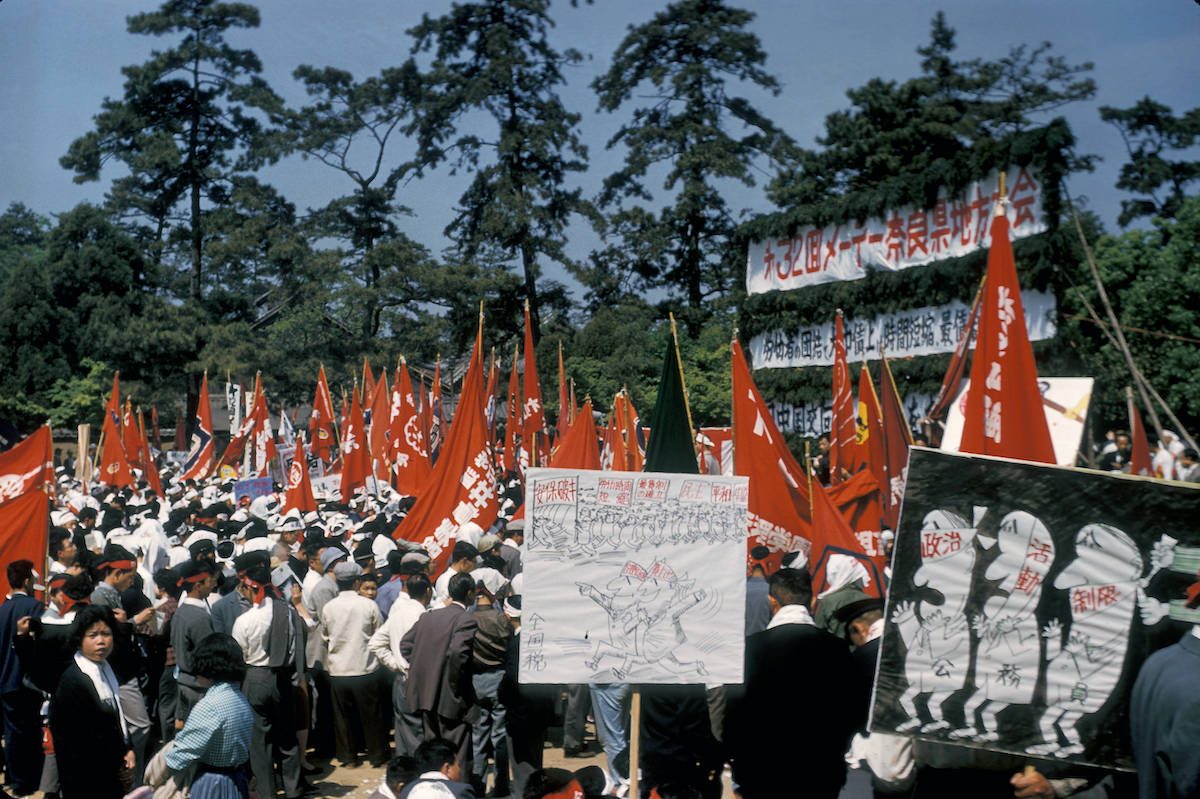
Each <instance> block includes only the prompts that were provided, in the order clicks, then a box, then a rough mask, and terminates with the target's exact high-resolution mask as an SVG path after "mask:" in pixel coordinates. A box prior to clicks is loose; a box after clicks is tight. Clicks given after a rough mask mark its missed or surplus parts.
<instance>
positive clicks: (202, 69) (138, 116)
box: [61, 0, 273, 300]
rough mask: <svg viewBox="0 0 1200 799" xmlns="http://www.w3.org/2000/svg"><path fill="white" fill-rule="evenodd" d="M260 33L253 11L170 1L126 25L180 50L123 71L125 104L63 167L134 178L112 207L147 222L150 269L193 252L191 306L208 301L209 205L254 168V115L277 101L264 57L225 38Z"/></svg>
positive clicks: (121, 181) (103, 115)
mask: <svg viewBox="0 0 1200 799" xmlns="http://www.w3.org/2000/svg"><path fill="white" fill-rule="evenodd" d="M258 24H259V14H258V10H257V9H256V8H255V7H254V6H251V5H246V4H242V3H223V2H218V0H168V1H167V2H165V3H164V4H163V5H162V6H160V7H159V9H158V10H156V11H151V12H146V13H142V14H136V15H134V16H132V17H129V19H128V29H129V32H130V33H133V34H140V35H146V36H155V37H161V36H175V37H177V41H176V42H175V44H174V46H172V47H170V48H168V49H165V50H155V51H154V52H153V53H152V54H151V57H150V59H149V60H148V61H146V62H145V63H143V64H136V65H131V66H128V67H125V68H124V69H122V73H123V74H124V75H125V86H124V94H123V96H122V97H121V98H120V99H112V98H106V99H105V100H104V102H103V103H102V104H101V111H100V113H99V114H97V115H96V117H95V125H96V126H95V129H93V130H92V131H90V132H88V133H86V134H84V135H83V136H81V137H80V138H78V139H76V140H75V141H74V142H72V143H71V146H70V148H69V149H68V151H67V154H66V155H64V156H63V158H62V159H61V163H62V165H63V167H64V168H66V169H70V170H72V171H74V172H75V180H76V181H77V182H85V181H93V180H98V179H99V177H100V173H101V171H102V169H103V167H104V166H105V164H106V163H108V162H109V161H114V160H115V161H119V162H120V163H121V164H122V165H123V166H124V167H125V168H126V169H127V170H128V172H129V174H128V175H124V176H122V177H119V178H117V179H116V180H114V181H113V184H112V189H111V191H110V192H109V194H108V199H109V202H110V203H111V204H112V206H113V207H114V209H115V210H116V211H117V212H118V213H122V214H131V215H133V216H135V217H136V218H139V219H141V220H142V225H141V226H140V230H139V232H140V234H141V237H142V239H143V240H144V241H146V242H148V243H150V244H151V245H152V246H153V247H154V248H155V250H156V253H155V256H154V257H153V259H152V260H155V261H156V262H157V261H158V260H160V259H161V256H162V254H163V253H164V252H165V251H169V250H171V249H172V248H174V247H180V248H181V249H182V250H183V251H184V252H186V258H185V259H184V260H185V262H186V263H187V271H188V272H189V282H188V296H189V297H190V298H191V299H193V300H199V299H200V297H201V295H202V290H201V289H202V282H201V281H202V275H203V272H204V266H203V246H204V238H205V235H206V233H205V230H206V221H205V214H206V208H205V206H204V204H205V203H207V204H208V205H209V206H221V205H223V204H224V203H226V202H227V201H228V200H229V196H230V193H231V186H230V185H229V181H230V179H231V177H232V176H233V175H234V174H236V173H237V172H238V171H239V170H241V169H244V168H246V167H248V166H249V164H248V163H247V162H245V161H244V159H243V158H242V157H241V149H242V148H243V147H244V145H245V144H246V143H247V142H248V141H249V140H250V139H251V138H252V137H254V136H255V135H257V133H258V130H259V123H258V121H257V120H256V119H255V118H254V116H253V115H252V113H251V107H252V106H253V105H256V104H269V103H271V102H272V101H273V95H272V93H271V91H270V90H269V89H268V88H267V86H266V84H265V83H264V82H263V80H262V78H260V77H259V72H260V71H261V69H262V64H261V62H260V61H259V58H258V56H257V55H255V53H254V52H253V51H251V50H247V49H236V48H234V47H232V46H230V45H229V43H228V42H227V41H226V40H225V35H226V32H227V31H230V30H236V29H247V28H256V27H258ZM185 206H186V210H185V208H184V207H185ZM178 216H182V218H183V219H186V223H183V222H177V221H176V220H177V217H178Z"/></svg>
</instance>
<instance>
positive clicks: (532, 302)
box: [521, 237, 542, 343]
mask: <svg viewBox="0 0 1200 799" xmlns="http://www.w3.org/2000/svg"><path fill="white" fill-rule="evenodd" d="M521 267H522V269H523V270H524V272H525V298H526V299H527V300H529V328H530V329H531V330H532V331H533V341H534V343H537V342H538V341H541V338H542V316H541V311H540V310H539V308H538V293H537V269H538V265H537V253H536V252H534V250H533V247H532V246H530V244H529V239H528V237H526V239H525V240H524V241H522V242H521Z"/></svg>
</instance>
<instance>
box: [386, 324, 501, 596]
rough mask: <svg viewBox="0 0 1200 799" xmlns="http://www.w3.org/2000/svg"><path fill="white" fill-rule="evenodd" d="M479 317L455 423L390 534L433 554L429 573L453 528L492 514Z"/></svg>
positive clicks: (444, 557)
mask: <svg viewBox="0 0 1200 799" xmlns="http://www.w3.org/2000/svg"><path fill="white" fill-rule="evenodd" d="M482 339H483V323H482V319H481V320H480V327H479V331H478V332H477V333H476V335H475V349H474V350H473V351H472V353H471V361H470V364H469V365H468V366H467V374H466V377H465V378H464V379H463V387H462V394H461V395H460V397H459V402H458V408H457V410H456V411H455V413H454V423H453V424H452V425H451V426H450V431H449V433H448V435H447V436H446V442H445V444H444V445H443V446H442V452H441V455H439V456H438V459H437V463H436V464H435V465H434V467H433V472H432V473H431V474H430V475H429V480H428V481H426V484H425V487H424V488H423V489H422V491H421V496H420V497H419V498H418V499H417V502H416V504H415V505H413V507H412V510H411V511H409V514H408V516H406V517H405V518H404V521H402V522H401V523H400V525H399V526H398V527H397V528H396V530H395V531H394V532H393V533H392V537H393V538H403V539H405V540H407V541H413V542H416V543H418V544H420V545H421V546H423V547H424V548H425V551H426V552H428V553H429V555H430V556H431V557H432V558H433V563H432V568H431V570H430V574H434V575H436V574H439V573H440V572H442V571H443V570H444V569H445V568H446V563H447V561H448V560H449V558H450V550H451V549H453V547H454V540H455V536H456V534H457V532H458V528H459V527H461V526H462V525H464V524H466V523H467V522H475V523H476V524H478V525H479V526H480V527H483V528H484V529H486V528H488V527H489V526H490V525H491V524H492V522H493V521H495V519H496V513H497V510H498V504H497V502H496V474H495V471H494V470H493V468H492V459H491V457H490V455H489V452H488V448H489V444H488V437H487V420H486V419H485V418H484V414H483V341H482Z"/></svg>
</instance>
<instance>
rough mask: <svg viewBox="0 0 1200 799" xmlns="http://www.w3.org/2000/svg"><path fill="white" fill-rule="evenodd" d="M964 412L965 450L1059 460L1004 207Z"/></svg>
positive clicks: (996, 224) (997, 226)
mask: <svg viewBox="0 0 1200 799" xmlns="http://www.w3.org/2000/svg"><path fill="white" fill-rule="evenodd" d="M964 416H965V419H964V420H963V434H962V445H961V447H960V449H961V451H962V452H971V453H977V454H980V455H996V456H999V457H1001V458H1020V459H1022V460H1028V461H1039V462H1041V463H1054V447H1053V445H1052V444H1051V443H1050V429H1049V427H1048V426H1047V425H1046V412H1045V411H1044V410H1043V408H1042V394H1041V392H1040V391H1039V390H1038V384H1037V364H1035V363H1034V360H1033V346H1032V345H1031V344H1030V343H1029V333H1028V331H1027V329H1026V327H1025V310H1024V308H1023V307H1022V305H1021V287H1020V285H1018V283H1017V267H1016V264H1015V263H1014V262H1013V254H1012V243H1011V242H1010V241H1009V239H1008V218H1007V217H1005V216H1004V215H1003V212H1000V213H997V215H996V218H995V219H994V220H993V221H992V248H991V250H990V251H989V252H988V267H987V278H986V281H985V284H984V297H983V304H982V305H981V306H980V318H979V339H978V341H977V342H976V346H975V357H974V358H973V359H972V361H971V386H970V388H969V389H968V390H967V402H966V410H965V412H964Z"/></svg>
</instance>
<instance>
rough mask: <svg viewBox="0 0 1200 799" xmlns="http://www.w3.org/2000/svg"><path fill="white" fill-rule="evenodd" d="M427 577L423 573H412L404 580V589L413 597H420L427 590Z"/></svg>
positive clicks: (428, 583) (428, 584)
mask: <svg viewBox="0 0 1200 799" xmlns="http://www.w3.org/2000/svg"><path fill="white" fill-rule="evenodd" d="M429 586H430V582H429V578H428V577H426V576H425V575H424V574H414V575H412V576H410V577H409V578H408V579H407V580H405V581H404V591H405V593H407V594H408V595H409V596H410V597H412V598H413V599H420V598H421V597H423V596H425V594H426V593H428V591H429Z"/></svg>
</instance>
